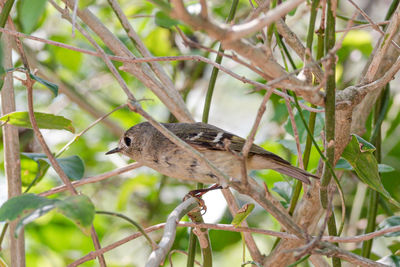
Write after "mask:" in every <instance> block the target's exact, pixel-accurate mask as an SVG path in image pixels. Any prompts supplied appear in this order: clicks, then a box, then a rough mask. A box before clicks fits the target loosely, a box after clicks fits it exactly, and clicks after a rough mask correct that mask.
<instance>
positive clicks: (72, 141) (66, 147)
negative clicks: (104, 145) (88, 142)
mask: <svg viewBox="0 0 400 267" xmlns="http://www.w3.org/2000/svg"><path fill="white" fill-rule="evenodd" d="M126 106H127V104H123V105H120V106H119V107H116V108H115V109H113V110H111V111H110V112H108V113H107V114H105V115H103V116H101V117H100V118H98V119H97V120H95V121H94V122H92V123H91V124H90V125H89V126H88V127H86V128H85V129H84V130H83V131H81V132H80V133H78V134H76V135H75V136H74V138H72V140H71V141H69V142H68V143H67V144H66V145H65V146H64V147H63V148H61V149H60V151H58V152H57V154H56V157H59V156H60V155H61V154H62V153H63V152H64V151H65V150H67V149H68V148H69V146H70V145H71V144H72V143H74V142H75V141H76V140H78V139H79V138H80V137H81V136H82V135H84V134H85V133H86V132H87V131H89V130H90V129H91V128H92V127H93V126H95V125H96V124H97V123H99V122H101V121H102V120H104V119H105V118H107V117H108V116H110V115H111V114H112V113H114V112H115V111H117V110H120V109H122V108H125V107H126Z"/></svg>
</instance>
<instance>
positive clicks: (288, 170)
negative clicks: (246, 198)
mask: <svg viewBox="0 0 400 267" xmlns="http://www.w3.org/2000/svg"><path fill="white" fill-rule="evenodd" d="M161 124H162V125H163V126H164V127H165V128H167V129H168V130H169V131H171V132H172V133H174V134H175V135H176V136H177V137H179V138H180V139H182V140H183V141H185V142H186V143H187V144H189V145H190V146H192V147H193V148H194V149H196V150H197V151H199V152H200V153H202V154H203V155H204V156H205V157H206V158H207V159H208V160H209V161H211V162H212V163H213V164H214V165H215V166H216V167H218V168H219V169H220V170H221V171H223V172H224V173H226V174H227V175H228V176H229V177H232V178H237V179H240V178H241V173H242V169H241V168H242V164H241V161H240V160H241V159H240V157H238V156H237V155H238V154H239V153H240V152H241V151H242V149H243V146H244V144H245V142H246V140H245V139H244V138H242V137H239V136H237V135H235V134H233V133H230V132H228V131H225V130H223V129H221V128H218V127H216V126H214V125H211V124H207V123H201V122H196V123H161ZM114 153H121V154H123V155H126V156H128V157H130V158H132V159H133V160H135V161H137V162H139V163H141V164H143V165H144V166H147V167H150V168H152V169H154V170H156V171H157V172H159V173H161V174H164V175H166V176H169V177H173V178H177V179H181V180H189V181H196V182H201V183H206V184H211V183H217V182H218V180H217V176H216V175H215V174H214V173H213V172H212V171H211V170H210V168H209V167H208V166H207V165H206V163H204V162H203V161H200V160H198V158H196V157H195V156H194V155H193V154H192V153H190V152H188V151H186V150H184V149H182V148H180V147H178V146H177V145H176V144H174V143H173V142H172V141H171V140H169V139H168V138H167V137H165V136H164V135H163V134H162V133H161V132H160V131H158V130H157V129H156V128H155V127H154V126H152V125H151V124H150V123H149V122H142V123H139V124H136V125H134V126H132V127H131V128H129V129H128V130H127V131H126V132H125V133H124V134H123V135H122V137H121V138H120V140H119V143H118V146H117V147H116V148H114V149H112V150H110V151H108V152H107V153H106V155H110V154H114ZM235 154H236V155H235ZM246 164H247V169H248V170H261V169H272V170H275V171H277V172H279V173H282V174H285V175H288V176H291V177H293V178H295V179H298V180H300V181H302V182H303V183H305V184H310V180H309V177H311V178H315V179H319V177H318V176H316V175H314V174H311V173H309V172H307V171H305V170H303V169H300V168H298V167H295V166H293V165H291V164H290V162H288V161H286V160H284V159H282V158H281V157H279V156H278V155H276V154H274V153H272V152H269V151H267V150H265V149H264V148H262V147H260V146H258V145H256V144H252V145H251V148H250V151H249V153H248V157H247V158H246Z"/></svg>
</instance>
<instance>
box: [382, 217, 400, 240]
mask: <svg viewBox="0 0 400 267" xmlns="http://www.w3.org/2000/svg"><path fill="white" fill-rule="evenodd" d="M399 225H400V216H392V217H389V218H387V219H385V220H384V221H383V222H381V223H380V224H379V226H378V229H379V230H382V229H387V228H390V227H394V226H399ZM384 236H385V237H394V236H400V231H399V232H394V233H387V234H385V235H384Z"/></svg>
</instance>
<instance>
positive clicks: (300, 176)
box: [274, 165, 319, 184]
mask: <svg viewBox="0 0 400 267" xmlns="http://www.w3.org/2000/svg"><path fill="white" fill-rule="evenodd" d="M274 170H275V171H277V172H280V173H282V174H285V175H288V176H290V177H293V178H296V179H297V180H300V181H302V182H303V183H306V184H311V182H310V180H309V179H308V177H311V178H314V179H319V177H318V176H316V175H314V174H311V173H309V172H308V171H305V170H303V169H300V168H297V167H295V166H292V165H281V166H279V167H277V168H274Z"/></svg>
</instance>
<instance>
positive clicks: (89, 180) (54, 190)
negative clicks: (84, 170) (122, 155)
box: [39, 162, 142, 197]
mask: <svg viewBox="0 0 400 267" xmlns="http://www.w3.org/2000/svg"><path fill="white" fill-rule="evenodd" d="M141 166H142V164H140V163H138V162H135V163H132V164H129V165H127V166H125V167H122V168H119V169H115V170H112V171H109V172H106V173H102V174H99V175H95V176H92V177H88V178H84V179H81V180H79V181H75V182H72V185H73V186H74V187H78V186H82V185H85V184H91V183H97V182H99V181H102V180H105V179H107V178H110V177H113V176H116V175H119V174H121V173H124V172H127V171H131V170H134V169H137V168H139V167H141ZM66 190H67V186H66V185H61V186H57V187H54V188H52V189H50V190H48V191H45V192H42V193H40V194H39V196H42V197H47V196H50V195H54V194H57V193H60V192H64V191H66Z"/></svg>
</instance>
